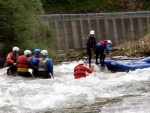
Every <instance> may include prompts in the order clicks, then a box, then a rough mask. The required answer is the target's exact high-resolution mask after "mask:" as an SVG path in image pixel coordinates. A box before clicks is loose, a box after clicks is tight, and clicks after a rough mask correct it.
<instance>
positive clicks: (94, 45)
mask: <svg viewBox="0 0 150 113" xmlns="http://www.w3.org/2000/svg"><path fill="white" fill-rule="evenodd" d="M93 47H94V49H95V48H96V37H95V36H94V44H93Z"/></svg>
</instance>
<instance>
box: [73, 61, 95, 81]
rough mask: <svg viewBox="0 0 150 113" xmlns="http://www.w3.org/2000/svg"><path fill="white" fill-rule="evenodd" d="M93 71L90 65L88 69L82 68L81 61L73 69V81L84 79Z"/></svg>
mask: <svg viewBox="0 0 150 113" xmlns="http://www.w3.org/2000/svg"><path fill="white" fill-rule="evenodd" d="M93 70H94V66H93V65H92V66H91V67H90V68H88V67H86V66H84V62H83V61H81V60H80V61H79V64H78V65H77V66H76V67H75V68H74V78H75V79H79V78H82V77H86V76H87V74H86V72H88V73H92V72H93Z"/></svg>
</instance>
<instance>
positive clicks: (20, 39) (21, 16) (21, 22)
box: [0, 0, 51, 55]
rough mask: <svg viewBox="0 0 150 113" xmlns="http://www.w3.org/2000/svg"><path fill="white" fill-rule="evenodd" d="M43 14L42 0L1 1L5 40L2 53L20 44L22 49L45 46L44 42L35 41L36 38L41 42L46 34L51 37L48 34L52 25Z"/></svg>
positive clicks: (0, 30) (0, 29)
mask: <svg viewBox="0 0 150 113" xmlns="http://www.w3.org/2000/svg"><path fill="white" fill-rule="evenodd" d="M43 14H44V11H43V9H42V3H41V1H40V0H7V1H0V25H1V26H0V40H3V46H2V48H1V49H2V50H1V54H2V53H4V51H5V52H8V51H10V50H11V48H12V47H13V46H18V47H19V48H20V49H21V50H22V51H23V50H24V49H35V48H33V47H35V46H36V45H37V46H38V47H36V48H40V47H39V45H40V46H41V47H44V46H42V43H41V44H37V43H35V39H38V41H39V42H38V43H40V42H41V41H40V40H42V39H43V38H45V36H46V38H47V39H48V40H49V39H50V38H51V37H50V36H48V35H47V34H49V32H50V31H49V27H50V26H49V24H48V22H46V21H43V19H42V17H41V15H43ZM41 28H42V29H41ZM43 28H44V29H43ZM43 33H46V34H45V35H43ZM46 38H45V39H46ZM47 43H48V42H47ZM8 45H9V46H8ZM33 45H34V46H33ZM45 47H47V46H45ZM4 55H6V53H4Z"/></svg>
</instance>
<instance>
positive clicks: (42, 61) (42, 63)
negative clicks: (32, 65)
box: [38, 58, 48, 71]
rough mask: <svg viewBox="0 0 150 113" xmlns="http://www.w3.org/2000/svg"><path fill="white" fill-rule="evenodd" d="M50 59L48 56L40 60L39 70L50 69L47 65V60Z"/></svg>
mask: <svg viewBox="0 0 150 113" xmlns="http://www.w3.org/2000/svg"><path fill="white" fill-rule="evenodd" d="M47 60H48V58H46V59H45V60H41V61H40V62H39V69H38V71H48V68H47V65H46V61H47Z"/></svg>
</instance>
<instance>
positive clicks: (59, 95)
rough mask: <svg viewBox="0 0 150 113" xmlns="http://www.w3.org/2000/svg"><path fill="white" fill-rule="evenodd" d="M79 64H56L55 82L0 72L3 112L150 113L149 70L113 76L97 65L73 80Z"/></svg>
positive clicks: (119, 73) (0, 97)
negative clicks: (90, 71) (86, 73)
mask: <svg viewBox="0 0 150 113" xmlns="http://www.w3.org/2000/svg"><path fill="white" fill-rule="evenodd" d="M76 65H77V62H76V61H74V62H70V63H62V64H59V65H54V76H55V78H54V79H35V78H32V79H31V78H23V77H18V76H16V77H13V76H8V75H5V74H3V73H5V72H4V71H6V70H5V69H3V70H2V69H1V70H0V109H1V111H0V113H6V112H11V113H31V112H32V113H45V112H46V113H66V112H67V113H83V112H86V113H149V112H150V108H149V106H150V103H149V102H150V93H149V92H150V74H149V73H150V68H146V69H137V70H135V71H130V72H128V73H126V72H117V73H110V72H109V71H108V70H107V69H106V68H100V67H99V66H97V65H95V70H94V72H93V73H92V74H89V76H87V77H86V78H81V79H74V76H73V69H74V67H75V66H76Z"/></svg>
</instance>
